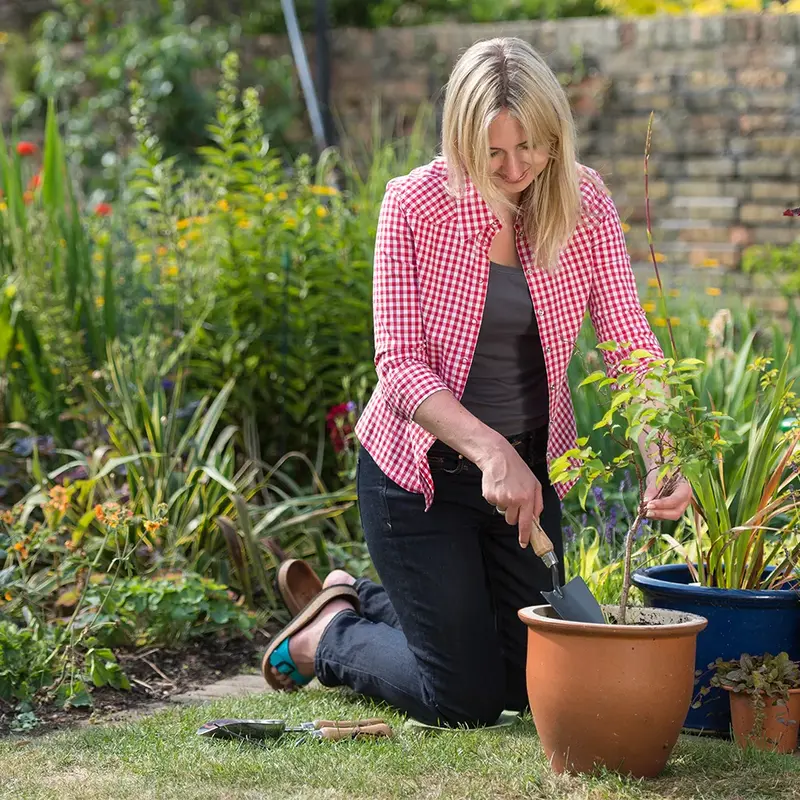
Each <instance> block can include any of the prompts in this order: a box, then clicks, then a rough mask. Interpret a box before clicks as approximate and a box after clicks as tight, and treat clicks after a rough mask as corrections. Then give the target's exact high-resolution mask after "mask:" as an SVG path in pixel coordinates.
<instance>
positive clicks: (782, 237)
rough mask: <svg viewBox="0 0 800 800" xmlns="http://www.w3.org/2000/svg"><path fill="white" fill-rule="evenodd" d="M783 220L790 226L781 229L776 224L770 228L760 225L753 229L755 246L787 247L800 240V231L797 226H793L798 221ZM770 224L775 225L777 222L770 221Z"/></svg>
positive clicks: (782, 226) (786, 218) (785, 225)
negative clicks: (786, 245) (773, 245)
mask: <svg viewBox="0 0 800 800" xmlns="http://www.w3.org/2000/svg"><path fill="white" fill-rule="evenodd" d="M783 219H784V220H785V221H786V222H788V223H789V224H784V225H781V226H780V227H778V225H776V224H773V225H770V226H763V225H758V226H756V227H755V228H753V231H752V233H753V242H754V243H755V244H775V245H785V244H792V242H796V241H798V240H800V231H798V230H797V225H793V224H791V223H792V222H796V220H792V219H790V218H789V217H784V218H783ZM770 222H773V223H775V220H770Z"/></svg>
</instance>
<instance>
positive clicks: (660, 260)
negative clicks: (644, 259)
mask: <svg viewBox="0 0 800 800" xmlns="http://www.w3.org/2000/svg"><path fill="white" fill-rule="evenodd" d="M666 260H667V257H666V256H665V255H664V254H663V253H656V263H658V264H661V263H663V262H664V261H666Z"/></svg>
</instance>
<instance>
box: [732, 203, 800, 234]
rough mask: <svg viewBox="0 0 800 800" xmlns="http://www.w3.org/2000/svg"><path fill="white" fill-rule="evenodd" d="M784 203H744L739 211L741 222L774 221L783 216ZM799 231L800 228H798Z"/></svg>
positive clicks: (762, 222) (799, 231)
mask: <svg viewBox="0 0 800 800" xmlns="http://www.w3.org/2000/svg"><path fill="white" fill-rule="evenodd" d="M784 209H785V205H781V206H778V205H756V204H755V203H745V204H744V205H743V206H742V208H741V211H740V219H741V220H742V222H747V223H751V224H759V223H761V224H764V223H769V222H776V221H778V220H780V219H782V218H783V211H784ZM798 233H800V230H798Z"/></svg>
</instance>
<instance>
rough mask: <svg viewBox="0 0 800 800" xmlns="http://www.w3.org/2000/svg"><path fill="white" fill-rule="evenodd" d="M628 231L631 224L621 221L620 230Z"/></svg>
mask: <svg viewBox="0 0 800 800" xmlns="http://www.w3.org/2000/svg"><path fill="white" fill-rule="evenodd" d="M630 231H631V226H630V225H628V223H627V222H623V223H622V232H623V233H630Z"/></svg>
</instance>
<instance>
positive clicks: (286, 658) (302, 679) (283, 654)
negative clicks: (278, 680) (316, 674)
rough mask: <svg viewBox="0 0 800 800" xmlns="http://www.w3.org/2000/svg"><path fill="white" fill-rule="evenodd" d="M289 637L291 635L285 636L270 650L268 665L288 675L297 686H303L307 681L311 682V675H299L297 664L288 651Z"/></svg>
mask: <svg viewBox="0 0 800 800" xmlns="http://www.w3.org/2000/svg"><path fill="white" fill-rule="evenodd" d="M290 638H291V637H289V636H287V637H286V638H285V639H284V640H283V641H282V642H281V643H280V644H279V645H278V646H277V647H276V648H275V649H274V650H273V651H272V655H271V656H270V657H269V665H270V666H271V667H274V668H275V669H276V670H278V672H280V673H281V675H286V676H287V677H289V678H290V680H292V681H294V683H296V684H297V685H298V686H305V685H306V684H307V683H311V681H312V680H313V675H312V676H311V677H306V676H305V675H301V674H300V672H299V671H298V669H297V664H295V663H294V661H293V660H292V656H291V655H290V653H289V639H290Z"/></svg>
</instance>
